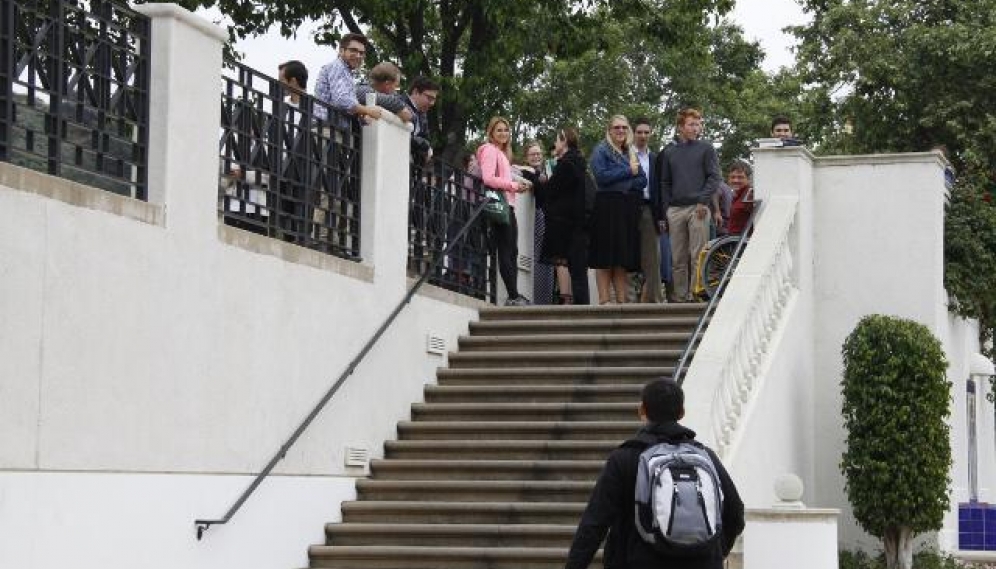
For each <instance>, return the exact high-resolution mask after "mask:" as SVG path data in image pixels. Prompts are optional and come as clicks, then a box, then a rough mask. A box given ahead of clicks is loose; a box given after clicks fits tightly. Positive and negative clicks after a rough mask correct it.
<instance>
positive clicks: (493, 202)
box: [482, 190, 511, 225]
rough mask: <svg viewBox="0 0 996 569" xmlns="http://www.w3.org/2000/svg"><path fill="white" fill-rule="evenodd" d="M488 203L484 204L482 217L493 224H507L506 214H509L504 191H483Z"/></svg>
mask: <svg viewBox="0 0 996 569" xmlns="http://www.w3.org/2000/svg"><path fill="white" fill-rule="evenodd" d="M484 197H485V199H487V200H488V205H486V206H484V211H483V212H482V215H484V219H486V220H488V221H489V222H491V223H493V224H494V225H508V222H509V219H508V216H509V215H511V212H510V211H509V207H508V200H507V199H505V192H503V191H501V190H488V191H486V192H484Z"/></svg>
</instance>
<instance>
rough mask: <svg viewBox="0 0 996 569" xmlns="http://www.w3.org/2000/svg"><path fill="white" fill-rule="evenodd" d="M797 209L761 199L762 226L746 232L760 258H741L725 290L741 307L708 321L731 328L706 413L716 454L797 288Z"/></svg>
mask: <svg viewBox="0 0 996 569" xmlns="http://www.w3.org/2000/svg"><path fill="white" fill-rule="evenodd" d="M796 209H797V206H796V203H795V202H794V201H777V200H771V201H770V202H769V203H766V204H765V209H764V219H763V230H761V231H757V230H755V232H754V234H753V235H752V237H751V252H752V253H754V254H756V255H758V256H763V258H758V256H754V257H753V258H749V259H748V258H745V259H744V261H743V263H742V264H741V266H740V272H739V273H738V275H736V276H734V278H733V280H732V281H731V283H730V288H729V289H727V293H728V294H730V295H732V294H733V293H734V292H736V295H735V296H736V298H735V302H736V303H737V304H738V305H739V306H743V307H746V310H744V311H737V312H736V314H735V316H734V317H733V318H732V319H730V320H723V321H722V322H720V321H719V320H718V319H717V320H714V321H713V324H716V325H722V326H724V328H726V329H728V330H736V333H735V334H734V337H733V341H732V343H730V344H728V345H727V346H725V350H724V351H725V353H726V354H727V355H726V360H725V362H724V363H723V364H722V367H721V372H720V380H719V387H718V389H717V390H716V391H715V395H714V399H713V412H712V414H711V416H712V420H713V425H712V426H713V435H714V437H715V441H716V446H717V450H719V451H720V453H725V452H726V451H727V450H728V449H729V447H730V446H731V445H732V444H733V439H734V435H735V433H736V432H737V428H738V427H739V425H740V420H741V418H742V414H743V405H744V404H745V403H747V402H748V401H749V400H750V398H751V396H752V394H753V393H754V391H755V389H756V388H757V381H758V379H759V375H760V373H761V372H762V366H763V365H764V364H765V360H766V358H767V356H768V355H769V351H770V348H771V340H772V337H773V335H774V333H775V331H776V330H777V328H778V326H779V324H780V323H781V319H782V318H783V316H784V315H785V307H786V305H787V304H788V301H789V299H790V297H791V296H792V291H793V290H795V289H796V288H797V282H796V276H795V271H794V260H793V250H792V234H793V231H792V230H793V227H794V224H795V217H796ZM745 265H747V266H745ZM735 289H739V290H735Z"/></svg>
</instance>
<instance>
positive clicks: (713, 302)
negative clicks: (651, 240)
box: [672, 194, 763, 385]
mask: <svg viewBox="0 0 996 569" xmlns="http://www.w3.org/2000/svg"><path fill="white" fill-rule="evenodd" d="M748 195H751V194H748ZM745 199H746V196H745ZM762 205H763V203H762V202H761V200H754V209H753V210H752V211H751V213H750V217H749V218H748V219H747V224H746V225H744V230H743V232H742V233H740V239H739V240H737V246H736V247H735V248H734V249H733V254H732V255H730V262H729V263H728V264H727V265H726V269H725V270H724V271H723V276H722V277H720V279H719V284H717V285H716V292H714V293H713V295H712V296H711V297H709V304H707V305H706V308H705V310H704V311H702V314H701V315H699V320H698V322H696V323H695V331H694V332H692V335H691V337H689V338H688V342H687V343H686V344H685V348H684V349H683V350H682V351H681V355H680V356H679V357H678V363H677V364H676V365H675V366H674V374H673V375H672V377H674V380H675V381H677V382H678V384H679V385H680V384H683V383H684V382H685V374H686V373H688V363H689V360H690V359H691V357H692V352H694V351H695V348H696V347H697V346H698V345H699V342H701V341H702V333H703V332H704V331H705V327H706V323H707V322H709V320H710V319H711V318H712V315H713V314H715V312H716V308H717V307H718V306H719V299H720V298H722V297H723V292H725V291H726V285H728V284H729V283H730V279H731V278H732V277H733V271H735V270H736V268H737V264H738V263H739V262H740V257H742V256H743V252H744V248H745V247H746V246H747V243H748V241H749V236H750V234H751V232H752V231H753V230H754V220H755V218H756V217H757V214H758V212H760V210H761V207H762Z"/></svg>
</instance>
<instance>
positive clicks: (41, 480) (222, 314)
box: [0, 4, 480, 569]
mask: <svg viewBox="0 0 996 569" xmlns="http://www.w3.org/2000/svg"><path fill="white" fill-rule="evenodd" d="M140 9H141V10H142V11H145V12H146V13H148V14H149V15H150V16H152V17H153V37H154V45H153V50H152V51H153V55H152V69H153V79H152V83H153V84H152V93H153V99H152V113H151V114H152V117H153V124H152V128H151V140H150V156H151V157H152V160H151V164H150V176H149V185H150V203H142V202H137V201H134V200H130V199H127V198H121V197H119V196H115V195H110V194H107V193H106V192H100V191H98V190H93V189H91V188H86V187H83V186H80V185H78V184H74V183H72V182H69V181H66V180H59V179H55V178H51V177H49V176H45V175H43V174H38V173H35V172H31V171H25V170H22V169H20V168H17V167H14V166H10V165H7V164H0V275H2V277H0V362H2V363H0V534H2V535H3V538H2V539H0V567H22V568H26V569H28V568H30V569H34V568H38V569H42V568H44V569H47V568H51V567H60V566H68V565H71V566H73V567H79V568H81V569H87V568H96V567H101V568H106V567H125V566H128V567H131V566H141V567H145V568H150V569H157V568H163V569H166V568H171V569H172V568H175V567H184V568H195V569H196V568H200V567H204V568H208V567H211V568H214V567H261V568H262V567H295V566H303V565H305V564H306V553H307V546H308V545H309V544H312V543H320V542H322V541H323V533H322V530H323V524H324V523H325V522H326V521H333V520H335V519H337V517H338V505H339V503H340V501H341V500H342V499H345V498H349V497H351V496H352V495H353V482H354V478H355V477H356V476H362V475H363V474H364V470H363V469H362V468H359V469H358V468H346V467H345V466H344V448H345V447H346V446H347V445H350V446H360V447H366V448H368V449H369V450H370V451H371V453H372V455H373V456H375V457H376V456H379V455H380V454H381V453H382V444H383V441H384V440H385V439H390V438H394V436H395V427H396V423H397V422H398V421H399V420H404V419H407V418H408V417H409V414H410V404H411V403H412V402H413V401H417V400H420V399H421V396H422V388H423V386H424V384H426V383H428V382H433V381H434V375H435V369H436V368H437V367H439V366H442V365H445V357H440V356H434V355H430V354H427V353H426V335H427V334H429V333H432V334H433V335H435V336H440V337H442V338H444V339H445V340H446V342H447V346H448V347H449V348H450V349H455V347H456V338H457V337H458V335H460V334H462V333H465V332H466V329H467V322H468V321H469V320H470V319H471V318H473V317H474V316H475V314H476V308H477V307H478V306H479V305H480V303H479V302H477V301H473V300H469V299H465V298H462V297H458V296H457V295H454V294H451V293H448V292H446V291H441V290H439V289H435V288H434V287H428V288H427V289H426V290H425V292H424V293H420V294H419V295H418V296H416V297H415V299H414V300H413V302H412V303H411V304H410V305H409V307H408V308H407V310H406V311H405V312H403V313H402V314H401V316H400V317H399V319H398V320H397V322H396V323H395V325H394V326H393V327H392V328H391V329H390V331H389V332H388V333H387V334H386V335H385V336H384V337H383V338H382V339H381V341H380V343H379V344H378V345H377V347H375V348H374V349H373V351H372V352H371V353H370V354H369V356H368V358H367V360H366V361H365V362H364V363H363V364H362V365H361V366H360V367H359V368H358V369H357V371H356V373H355V374H354V375H353V376H352V377H350V378H349V379H348V380H347V381H346V383H345V384H344V386H343V387H342V389H341V390H340V392H339V393H338V394H337V395H336V397H335V398H334V399H333V400H332V403H331V404H330V405H329V406H328V407H327V408H326V409H325V411H324V412H323V413H322V414H321V415H320V416H319V418H318V419H317V420H316V421H315V423H314V424H313V425H312V426H311V428H310V430H309V431H308V432H307V433H306V434H305V435H304V436H303V437H302V438H301V440H300V441H299V442H298V444H297V445H296V446H295V447H293V448H292V449H291V451H290V452H289V453H288V455H287V457H286V460H284V461H283V462H282V463H281V464H280V466H279V467H278V470H277V472H278V473H279V474H280V476H276V477H271V478H270V479H269V480H267V481H266V482H264V484H263V486H262V487H261V489H260V491H259V493H258V494H257V495H255V496H253V497H252V498H250V500H249V501H248V502H247V503H246V505H245V507H244V509H243V511H242V512H240V514H239V515H238V516H237V517H236V518H235V519H234V520H233V522H232V523H231V524H230V525H228V526H225V527H222V528H215V529H212V530H211V531H210V532H209V533H208V536H207V538H206V539H205V540H204V541H202V542H196V541H195V540H194V524H193V520H194V519H195V518H217V517H220V516H221V515H222V514H224V512H225V510H226V509H227V508H228V506H229V505H230V503H231V502H232V501H233V500H234V499H235V498H236V497H237V496H238V494H239V493H240V492H241V491H242V489H243V488H244V487H245V486H246V485H247V484H248V482H249V480H250V479H251V477H250V475H254V474H255V473H257V472H258V471H259V470H260V469H261V468H262V467H263V466H264V465H265V464H266V462H267V461H268V460H269V459H270V457H271V456H272V455H273V454H274V453H275V452H276V451H277V450H278V448H279V446H280V445H281V443H283V441H284V440H285V439H286V438H287V437H288V436H289V435H290V434H291V432H292V431H293V429H294V428H295V427H296V426H297V425H298V424H299V422H300V421H301V420H302V419H303V418H304V417H305V415H306V414H307V413H308V412H309V411H310V410H311V408H312V406H313V405H314V404H315V403H317V401H318V400H319V399H320V397H321V396H322V395H323V394H324V393H325V391H326V390H327V389H328V387H329V386H331V384H332V382H333V381H334V379H335V378H336V377H337V376H338V375H339V374H340V373H341V372H342V371H343V370H344V369H345V368H346V366H347V363H348V362H349V360H350V359H351V358H352V357H353V356H354V355H355V354H356V353H357V351H358V350H359V349H360V347H361V346H362V345H363V343H364V342H365V341H366V340H367V338H368V337H369V336H371V335H372V333H373V332H374V330H375V329H376V328H377V327H378V326H379V325H380V323H381V321H382V320H383V319H384V318H385V317H386V316H387V314H388V313H389V312H390V311H391V309H392V308H393V307H394V305H395V304H396V303H397V302H398V301H399V300H400V299H401V298H402V297H403V295H404V293H405V290H406V287H407V285H408V284H409V282H410V280H409V278H408V277H407V275H406V270H405V264H406V255H407V243H406V241H407V233H406V228H407V207H408V204H407V199H408V198H407V196H408V191H407V188H408V180H407V169H404V168H401V169H397V168H395V169H392V168H384V167H381V166H379V165H378V162H379V163H380V164H383V161H384V160H387V159H392V160H393V157H396V156H407V155H408V143H409V140H408V132H407V131H406V130H405V129H403V128H401V126H400V125H399V124H395V123H394V122H392V121H390V120H382V121H378V122H376V123H374V124H373V125H371V126H368V127H365V128H364V149H363V154H364V163H363V188H362V199H363V204H364V207H363V209H362V219H361V226H362V231H363V233H362V235H363V240H362V250H361V253H362V256H363V259H364V260H363V262H362V263H353V262H348V261H344V260H341V259H336V258H332V257H329V256H326V255H321V254H318V253H316V252H313V251H308V250H304V249H301V248H299V247H296V246H294V245H290V244H286V243H282V242H279V241H276V240H272V239H266V238H263V237H260V236H257V235H254V234H250V233H247V232H243V231H240V230H237V229H234V228H231V227H227V226H223V225H221V224H220V223H219V221H218V218H217V195H216V192H217V146H216V144H217V142H216V140H217V134H218V127H217V125H218V124H219V117H218V107H219V106H218V91H217V85H218V77H219V76H220V71H221V68H220V65H221V55H220V53H221V40H222V39H223V37H224V34H222V33H221V32H220V31H219V30H217V29H215V28H214V27H213V26H211V25H210V24H207V23H205V22H204V21H202V20H198V19H197V18H195V17H193V16H191V15H190V14H189V13H187V12H185V11H183V10H180V9H179V8H177V7H175V6H172V5H163V4H155V5H145V6H142V7H140Z"/></svg>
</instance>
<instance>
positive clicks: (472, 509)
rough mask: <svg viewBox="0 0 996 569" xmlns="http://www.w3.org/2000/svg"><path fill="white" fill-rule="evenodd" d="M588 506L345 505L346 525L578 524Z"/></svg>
mask: <svg viewBox="0 0 996 569" xmlns="http://www.w3.org/2000/svg"><path fill="white" fill-rule="evenodd" d="M584 508H585V503H584V502H577V503H558V502H445V501H433V502H429V501H404V502H383V501H376V502H373V501H370V502H343V503H342V521H343V522H344V523H398V524H555V525H575V526H576V525H577V523H578V522H579V521H580V520H581V513H582V512H583V511H584Z"/></svg>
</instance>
